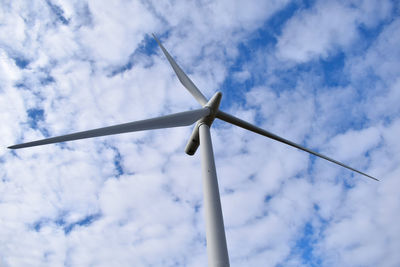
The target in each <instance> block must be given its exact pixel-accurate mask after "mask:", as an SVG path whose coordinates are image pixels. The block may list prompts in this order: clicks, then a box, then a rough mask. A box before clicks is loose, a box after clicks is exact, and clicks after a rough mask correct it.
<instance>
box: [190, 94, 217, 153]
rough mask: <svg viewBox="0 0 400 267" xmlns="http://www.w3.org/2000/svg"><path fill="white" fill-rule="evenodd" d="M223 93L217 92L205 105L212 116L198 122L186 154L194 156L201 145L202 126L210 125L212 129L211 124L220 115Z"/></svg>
mask: <svg viewBox="0 0 400 267" xmlns="http://www.w3.org/2000/svg"><path fill="white" fill-rule="evenodd" d="M221 98H222V93H221V92H216V93H215V94H214V96H213V97H212V98H211V99H210V100H209V101H208V102H207V104H205V105H204V107H205V108H209V109H210V114H209V115H208V116H205V117H203V118H201V119H200V120H198V121H197V123H196V126H195V127H194V128H193V131H192V134H191V135H190V138H189V141H188V142H187V144H186V147H185V152H186V154H188V155H190V156H193V155H194V154H195V153H196V151H197V148H198V147H199V145H200V138H199V127H200V125H202V124H206V125H208V127H211V124H212V123H213V122H214V119H215V116H216V115H217V113H218V107H219V104H220V103H221Z"/></svg>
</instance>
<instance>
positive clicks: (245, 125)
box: [216, 111, 379, 181]
mask: <svg viewBox="0 0 400 267" xmlns="http://www.w3.org/2000/svg"><path fill="white" fill-rule="evenodd" d="M216 117H217V118H219V119H221V120H223V121H226V122H229V123H232V124H234V125H236V126H239V127H242V128H244V129H246V130H249V131H252V132H255V133H258V134H261V135H263V136H266V137H268V138H271V139H274V140H276V141H279V142H282V143H284V144H287V145H289V146H292V147H295V148H298V149H300V150H303V151H305V152H308V153H310V154H313V155H314V156H317V157H320V158H323V159H325V160H328V161H330V162H333V163H336V164H338V165H340V166H342V167H344V168H347V169H349V170H352V171H354V172H357V173H359V174H362V175H364V176H366V177H368V178H371V179H373V180H376V181H379V180H378V179H377V178H375V177H372V176H370V175H368V174H366V173H363V172H361V171H359V170H356V169H354V168H352V167H349V166H347V165H345V164H343V163H341V162H339V161H337V160H334V159H331V158H329V157H327V156H325V155H322V154H320V153H317V152H315V151H312V150H310V149H308V148H305V147H303V146H301V145H298V144H296V143H294V142H292V141H289V140H287V139H285V138H282V137H280V136H278V135H276V134H273V133H270V132H268V131H266V130H264V129H261V128H259V127H257V126H255V125H252V124H250V123H248V122H246V121H244V120H241V119H239V118H236V117H234V116H232V115H230V114H228V113H225V112H223V111H218V113H217V115H216Z"/></svg>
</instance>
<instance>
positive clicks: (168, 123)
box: [8, 108, 210, 149]
mask: <svg viewBox="0 0 400 267" xmlns="http://www.w3.org/2000/svg"><path fill="white" fill-rule="evenodd" d="M209 114H210V109H209V108H202V109H196V110H190V111H185V112H180V113H175V114H171V115H167V116H162V117H157V118H153V119H147V120H141V121H134V122H129V123H124V124H118V125H114V126H109V127H104V128H98V129H94V130H89V131H83V132H78V133H73V134H67V135H62V136H57V137H51V138H47V139H42V140H38V141H33V142H29V143H24V144H19V145H14V146H10V147H8V148H11V149H17V148H24V147H31V146H40V145H47V144H53V143H60V142H65V141H72V140H78V139H84V138H90V137H98V136H105V135H113V134H120V133H128V132H137V131H144V130H154V129H161V128H171V127H179V126H187V125H190V124H193V123H194V122H196V121H197V120H199V119H200V118H202V117H204V116H208V115H209Z"/></svg>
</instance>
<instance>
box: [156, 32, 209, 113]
mask: <svg viewBox="0 0 400 267" xmlns="http://www.w3.org/2000/svg"><path fill="white" fill-rule="evenodd" d="M153 37H154V39H156V41H157V43H158V45H159V46H160V48H161V50H162V51H163V53H164V55H165V56H166V57H167V59H168V61H169V64H171V66H172V68H173V69H174V71H175V73H176V75H177V76H178V79H179V81H181V83H182V84H183V86H185V88H186V89H187V90H188V91H189V92H190V93H191V94H192V95H193V96H194V98H196V100H197V101H198V102H199V103H200V104H201V105H202V106H204V105H205V104H207V102H208V100H207V98H205V96H204V95H203V94H202V93H201V92H200V90H199V89H198V88H197V87H196V85H194V83H193V82H192V81H191V80H190V79H189V77H188V76H187V75H186V74H185V73H184V72H183V70H182V69H181V68H180V67H179V65H178V64H177V63H176V62H175V60H174V59H173V58H172V57H171V55H170V54H169V53H168V51H167V49H165V48H164V46H163V45H162V44H161V42H160V41H159V40H158V39H157V37H156V36H155V35H154V34H153Z"/></svg>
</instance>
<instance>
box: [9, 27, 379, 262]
mask: <svg viewBox="0 0 400 267" xmlns="http://www.w3.org/2000/svg"><path fill="white" fill-rule="evenodd" d="M153 37H154V39H155V40H156V41H157V43H158V45H159V46H160V48H161V50H162V51H163V53H164V55H165V56H166V57H167V59H168V61H169V63H170V64H171V66H172V68H173V69H174V71H175V73H176V75H177V76H178V79H179V81H180V82H181V83H182V85H183V86H184V87H185V88H186V89H187V90H188V91H189V93H191V94H192V95H193V97H194V98H195V99H196V100H197V101H198V102H199V103H200V104H201V105H202V106H203V107H202V108H200V109H195V110H190V111H185V112H180V113H175V114H171V115H167V116H161V117H156V118H152V119H147V120H141V121H134V122H129V123H124V124H118V125H114V126H109V127H104V128H98V129H94V130H89V131H83V132H77V133H72V134H67V135H62V136H57V137H52V138H46V139H42V140H38V141H33V142H28V143H23V144H18V145H13V146H10V147H8V148H10V149H19V148H25V147H32V146H39V145H46V144H52V143H59V142H65V141H72V140H78V139H84V138H91V137H98V136H105V135H113V134H120V133H128V132H136V131H144V130H153V129H162V128H171V127H180V126H187V125H191V124H193V123H195V122H197V123H196V126H195V127H194V129H193V132H192V135H191V136H190V139H189V141H188V143H187V145H186V148H185V152H186V153H187V154H188V155H194V153H195V152H196V150H197V148H198V147H199V145H200V146H201V161H202V180H203V194H204V210H205V221H206V223H205V224H206V240H207V255H208V265H209V266H224V267H225V266H229V257H228V250H227V246H226V238H225V228H224V223H223V217H222V210H221V201H220V195H219V189H218V181H217V173H216V170H215V162H214V153H213V148H212V143H211V135H210V127H211V125H212V123H213V122H214V119H215V118H218V119H220V120H223V121H225V122H228V123H231V124H234V125H236V126H239V127H242V128H244V129H247V130H249V131H252V132H255V133H258V134H260V135H263V136H265V137H268V138H271V139H274V140H276V141H279V142H281V143H284V144H287V145H289V146H292V147H295V148H297V149H300V150H303V151H305V152H308V153H310V154H313V155H315V156H317V157H320V158H323V159H325V160H328V161H330V162H333V163H335V164H338V165H340V166H342V167H344V168H347V169H350V170H352V171H354V172H357V173H359V174H362V175H364V176H366V177H368V178H371V179H373V180H376V181H379V180H378V179H377V178H375V177H372V176H370V175H368V174H366V173H364V172H361V171H359V170H356V169H354V168H352V167H349V166H347V165H345V164H343V163H341V162H339V161H337V160H334V159H332V158H329V157H327V156H324V155H322V154H320V153H317V152H315V151H312V150H310V149H308V148H305V147H303V146H301V145H299V144H296V143H294V142H292V141H289V140H287V139H285V138H282V137H280V136H278V135H276V134H273V133H271V132H268V131H266V130H264V129H261V128H259V127H257V126H255V125H253V124H251V123H248V122H246V121H244V120H241V119H239V118H237V117H235V116H232V115H230V114H228V113H225V112H223V111H221V110H219V104H220V102H221V97H222V94H221V92H217V93H215V94H214V96H213V97H212V98H211V99H210V100H207V98H206V97H205V96H204V95H203V94H202V93H201V92H200V90H199V89H198V88H197V87H196V85H195V84H194V83H193V82H192V81H191V80H190V78H189V77H188V76H187V75H186V74H185V73H184V72H183V71H182V69H181V68H180V67H179V65H178V64H177V63H176V62H175V60H174V59H173V58H172V57H171V55H170V54H169V53H168V51H167V50H166V49H165V48H164V46H163V45H162V44H161V42H160V41H159V40H158V39H157V37H156V36H155V35H154V34H153Z"/></svg>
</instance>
